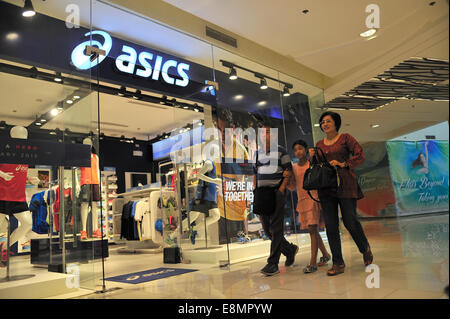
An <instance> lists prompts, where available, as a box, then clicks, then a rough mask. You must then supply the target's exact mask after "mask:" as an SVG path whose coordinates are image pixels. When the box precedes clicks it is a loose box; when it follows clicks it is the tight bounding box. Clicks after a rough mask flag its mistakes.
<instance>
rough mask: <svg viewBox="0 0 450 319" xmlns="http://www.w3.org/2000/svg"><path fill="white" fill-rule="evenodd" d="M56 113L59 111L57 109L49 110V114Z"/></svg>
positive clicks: (54, 114)
mask: <svg viewBox="0 0 450 319" xmlns="http://www.w3.org/2000/svg"><path fill="white" fill-rule="evenodd" d="M58 113H59V112H58V109H53V110H51V111H50V114H51V115H53V116H56V115H58Z"/></svg>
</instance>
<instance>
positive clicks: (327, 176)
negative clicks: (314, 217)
mask: <svg viewBox="0 0 450 319" xmlns="http://www.w3.org/2000/svg"><path fill="white" fill-rule="evenodd" d="M314 149H315V151H316V154H315V156H314V157H313V158H312V159H311V161H310V167H309V168H308V169H307V170H306V172H305V176H304V178H303V189H305V190H307V191H308V195H309V196H310V197H311V198H312V199H313V200H315V201H316V202H319V201H318V200H316V199H314V198H313V197H312V196H311V194H310V191H311V190H321V189H331V188H334V189H337V188H338V187H339V175H338V173H337V169H336V168H335V167H333V166H332V165H330V163H328V161H327V158H326V156H325V154H324V153H323V151H322V149H321V148H319V147H315V148H314Z"/></svg>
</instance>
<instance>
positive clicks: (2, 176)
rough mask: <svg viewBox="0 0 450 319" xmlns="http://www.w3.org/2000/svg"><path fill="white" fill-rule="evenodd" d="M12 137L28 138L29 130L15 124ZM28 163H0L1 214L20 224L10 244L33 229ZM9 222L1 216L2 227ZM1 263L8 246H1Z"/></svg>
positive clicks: (5, 256)
mask: <svg viewBox="0 0 450 319" xmlns="http://www.w3.org/2000/svg"><path fill="white" fill-rule="evenodd" d="M10 136H11V138H17V139H25V140H26V139H28V131H27V129H26V128H25V127H22V126H14V127H13V128H12V129H11V131H10ZM27 172H28V165H23V164H0V214H5V215H9V216H11V215H14V217H15V218H17V220H18V221H19V226H18V227H17V228H16V229H15V230H14V232H13V233H12V234H11V237H10V246H12V245H14V244H15V243H16V242H17V241H19V239H21V238H22V237H26V236H27V235H28V233H29V232H30V231H31V228H32V224H33V219H32V214H31V212H30V211H29V210H28V204H27V199H26V194H25V185H26V181H27ZM6 223H7V220H6V218H5V216H0V228H3V227H4V226H5V225H6ZM0 249H1V252H2V254H1V263H0V267H2V266H3V267H4V266H5V261H6V260H7V256H8V252H7V251H6V250H7V249H8V247H4V245H2V247H0Z"/></svg>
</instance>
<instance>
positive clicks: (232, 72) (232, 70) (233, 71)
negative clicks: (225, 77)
mask: <svg viewBox="0 0 450 319" xmlns="http://www.w3.org/2000/svg"><path fill="white" fill-rule="evenodd" d="M229 78H230V80H236V79H237V78H238V77H237V72H236V69H235V68H233V67H232V68H230V77H229Z"/></svg>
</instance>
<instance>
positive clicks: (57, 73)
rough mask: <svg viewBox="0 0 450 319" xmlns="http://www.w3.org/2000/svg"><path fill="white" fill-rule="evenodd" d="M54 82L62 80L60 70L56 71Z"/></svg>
mask: <svg viewBox="0 0 450 319" xmlns="http://www.w3.org/2000/svg"><path fill="white" fill-rule="evenodd" d="M53 80H54V81H55V82H62V76H61V72H56V75H55V77H54V78H53Z"/></svg>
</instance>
